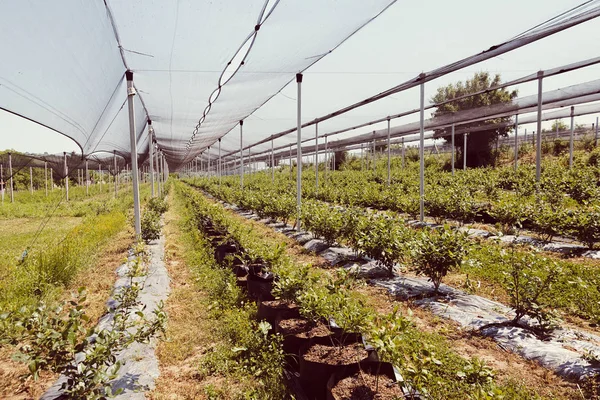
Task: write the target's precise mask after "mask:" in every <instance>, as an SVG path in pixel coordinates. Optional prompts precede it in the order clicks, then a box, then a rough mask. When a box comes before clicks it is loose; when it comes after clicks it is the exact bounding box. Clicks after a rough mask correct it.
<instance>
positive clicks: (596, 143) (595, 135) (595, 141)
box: [594, 117, 598, 146]
mask: <svg viewBox="0 0 600 400" xmlns="http://www.w3.org/2000/svg"><path fill="white" fill-rule="evenodd" d="M594 146H598V117H596V133H595V134H594Z"/></svg>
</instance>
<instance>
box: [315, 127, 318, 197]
mask: <svg viewBox="0 0 600 400" xmlns="http://www.w3.org/2000/svg"><path fill="white" fill-rule="evenodd" d="M318 192H319V124H318V123H315V194H316V193H318Z"/></svg>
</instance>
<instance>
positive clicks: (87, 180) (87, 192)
mask: <svg viewBox="0 0 600 400" xmlns="http://www.w3.org/2000/svg"><path fill="white" fill-rule="evenodd" d="M85 195H86V196H89V195H90V170H89V165H88V160H87V158H86V159H85Z"/></svg>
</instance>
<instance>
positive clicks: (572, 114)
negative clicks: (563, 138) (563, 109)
mask: <svg viewBox="0 0 600 400" xmlns="http://www.w3.org/2000/svg"><path fill="white" fill-rule="evenodd" d="M574 130H575V107H573V106H571V136H570V137H569V169H572V168H573V132H574Z"/></svg>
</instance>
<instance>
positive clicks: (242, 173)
mask: <svg viewBox="0 0 600 400" xmlns="http://www.w3.org/2000/svg"><path fill="white" fill-rule="evenodd" d="M243 127H244V121H240V187H241V188H242V189H244V137H243Z"/></svg>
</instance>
